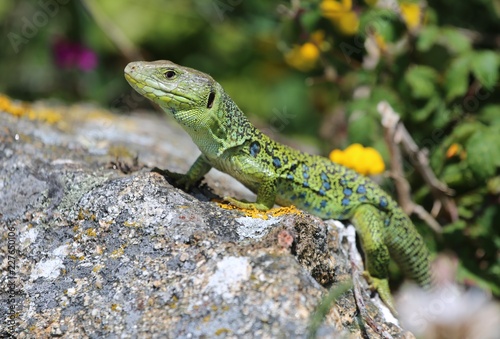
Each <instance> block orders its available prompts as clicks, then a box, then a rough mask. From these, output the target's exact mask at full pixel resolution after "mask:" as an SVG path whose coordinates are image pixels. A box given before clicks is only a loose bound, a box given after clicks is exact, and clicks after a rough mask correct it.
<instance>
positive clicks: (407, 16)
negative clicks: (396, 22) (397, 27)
mask: <svg viewBox="0 0 500 339" xmlns="http://www.w3.org/2000/svg"><path fill="white" fill-rule="evenodd" d="M399 8H400V9H401V16H402V17H403V21H404V22H405V24H406V27H408V29H409V30H410V31H414V30H415V29H417V28H418V27H419V26H420V19H421V17H422V9H421V8H420V5H419V4H418V3H410V2H403V3H401V4H400V5H399Z"/></svg>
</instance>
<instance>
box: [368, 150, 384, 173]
mask: <svg viewBox="0 0 500 339" xmlns="http://www.w3.org/2000/svg"><path fill="white" fill-rule="evenodd" d="M363 162H364V163H366V164H368V165H369V166H368V172H367V174H368V175H373V174H379V173H382V172H383V171H385V163H384V159H382V156H381V155H380V153H379V152H378V151H377V150H376V149H375V148H372V147H366V148H365V158H364V160H363Z"/></svg>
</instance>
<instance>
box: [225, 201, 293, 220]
mask: <svg viewBox="0 0 500 339" xmlns="http://www.w3.org/2000/svg"><path fill="white" fill-rule="evenodd" d="M217 205H219V207H220V208H223V209H225V210H239V211H242V212H243V213H245V215H246V216H247V217H251V218H258V219H263V220H268V219H269V218H270V217H271V218H275V217H280V216H282V215H286V214H297V215H300V214H302V211H301V210H299V209H297V207H295V206H293V205H292V206H287V207H277V208H271V209H270V210H268V211H259V210H258V209H256V208H253V209H248V208H239V207H236V206H234V205H230V204H226V203H221V202H217Z"/></svg>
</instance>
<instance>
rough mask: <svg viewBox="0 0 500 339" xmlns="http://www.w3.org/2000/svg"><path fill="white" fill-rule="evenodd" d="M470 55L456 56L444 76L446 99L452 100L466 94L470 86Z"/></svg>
mask: <svg viewBox="0 0 500 339" xmlns="http://www.w3.org/2000/svg"><path fill="white" fill-rule="evenodd" d="M469 71H470V56H469V55H468V54H465V55H461V56H459V57H457V58H455V59H454V60H453V61H452V62H451V64H450V66H449V67H448V69H447V70H446V74H445V77H444V86H445V89H446V100H448V101H451V100H453V99H455V98H456V97H458V96H461V95H464V94H465V92H467V88H468V87H469V86H468V85H469Z"/></svg>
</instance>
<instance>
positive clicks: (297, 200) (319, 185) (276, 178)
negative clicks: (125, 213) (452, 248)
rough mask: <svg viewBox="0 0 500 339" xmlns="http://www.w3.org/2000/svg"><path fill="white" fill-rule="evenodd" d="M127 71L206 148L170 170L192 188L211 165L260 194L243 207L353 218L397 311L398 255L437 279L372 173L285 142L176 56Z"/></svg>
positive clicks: (410, 270) (405, 266)
mask: <svg viewBox="0 0 500 339" xmlns="http://www.w3.org/2000/svg"><path fill="white" fill-rule="evenodd" d="M125 78H126V79H127V81H128V82H129V84H130V85H131V86H132V87H133V88H134V89H135V90H136V91H137V92H139V93H140V94H141V95H143V96H145V97H146V98H148V99H150V100H152V101H154V102H155V103H156V104H158V105H159V106H160V107H161V108H162V109H163V110H164V111H165V112H166V113H167V114H170V115H172V116H173V117H174V118H175V119H176V120H177V122H178V123H179V124H180V125H181V126H182V127H183V128H184V129H185V130H186V131H187V133H189V135H190V136H191V138H192V139H193V141H194V142H195V143H196V145H197V146H198V147H199V149H200V151H201V153H202V154H201V155H200V156H199V157H198V159H196V161H195V162H194V164H193V165H192V166H191V168H190V169H189V171H188V172H187V174H184V175H183V174H177V173H172V172H170V171H164V172H165V173H166V174H167V175H169V176H170V177H172V178H173V179H175V180H176V183H177V184H178V185H182V186H184V187H185V188H186V189H188V188H189V187H191V186H193V185H194V184H195V183H196V182H198V181H199V180H201V179H202V178H203V176H204V175H205V174H206V173H207V172H208V171H209V170H210V169H211V168H212V167H215V168H216V169H218V170H220V171H222V172H225V173H227V174H229V175H231V176H233V177H234V178H236V179H237V180H239V181H240V182H241V183H243V184H244V185H245V186H246V187H248V188H249V189H250V190H252V191H253V192H255V193H256V194H257V199H256V202H254V203H251V202H244V201H239V200H236V199H234V198H230V197H226V198H224V199H225V200H226V201H228V202H230V203H231V204H234V205H235V206H237V207H240V208H256V209H258V210H263V211H266V210H269V209H270V208H272V207H273V206H274V204H275V203H277V204H279V205H282V206H289V205H292V204H293V205H295V206H297V207H298V208H300V209H302V210H304V211H307V212H309V213H311V214H314V215H316V216H319V217H320V218H323V219H339V220H345V219H350V220H351V222H352V224H353V225H354V227H355V228H356V230H357V233H358V235H359V237H360V240H361V245H362V247H363V250H364V252H365V264H366V271H367V272H365V276H366V277H367V280H368V281H369V283H370V287H371V288H372V289H373V290H376V291H377V292H378V294H379V295H380V297H381V298H382V300H383V301H384V302H385V304H386V305H387V306H388V307H389V308H390V309H391V311H392V312H393V313H394V314H396V311H395V309H394V305H393V301H392V296H391V294H390V290H389V284H388V271H387V270H388V263H389V258H390V257H392V258H393V259H394V260H395V261H396V262H397V263H398V265H399V266H400V268H401V269H402V271H403V272H404V273H405V275H406V276H407V277H409V278H410V279H413V280H415V281H416V282H417V283H418V284H420V285H421V286H428V285H429V284H430V280H431V278H430V267H429V266H430V259H429V252H428V250H427V248H426V246H425V244H424V241H423V239H422V237H421V236H420V235H419V233H418V232H417V230H416V229H415V227H414V226H413V224H412V222H411V221H410V219H409V217H408V216H407V215H406V214H405V213H404V212H403V211H402V210H401V208H400V207H399V206H398V205H397V203H396V202H395V201H394V200H393V199H392V198H391V197H390V196H389V195H388V194H387V193H386V192H384V191H383V190H382V189H381V188H380V187H379V186H378V185H377V184H375V183H374V182H373V181H371V180H370V179H369V178H368V177H365V176H363V175H360V174H358V173H356V172H354V171H353V170H351V169H348V168H346V167H344V166H342V165H339V164H336V163H333V162H331V161H330V160H328V159H327V158H324V157H320V156H316V155H309V154H305V153H302V152H300V151H298V150H295V149H293V148H290V147H287V146H284V145H281V144H279V143H277V142H275V141H273V140H272V139H270V138H269V137H267V136H266V135H264V134H262V132H260V131H259V130H258V129H256V128H255V127H254V126H253V125H252V124H251V123H250V122H249V121H248V119H247V118H246V117H245V115H244V114H243V112H242V111H241V110H240V109H239V108H238V106H236V104H235V103H234V102H233V100H232V99H231V98H230V97H229V96H228V95H227V94H226V93H225V92H224V90H223V89H222V87H221V85H220V84H219V83H217V82H216V81H215V80H214V79H212V77H210V76H209V75H207V74H205V73H202V72H199V71H197V70H194V69H191V68H187V67H182V66H179V65H176V64H174V63H173V62H170V61H154V62H142V61H138V62H132V63H130V64H128V65H127V67H126V68H125Z"/></svg>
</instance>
